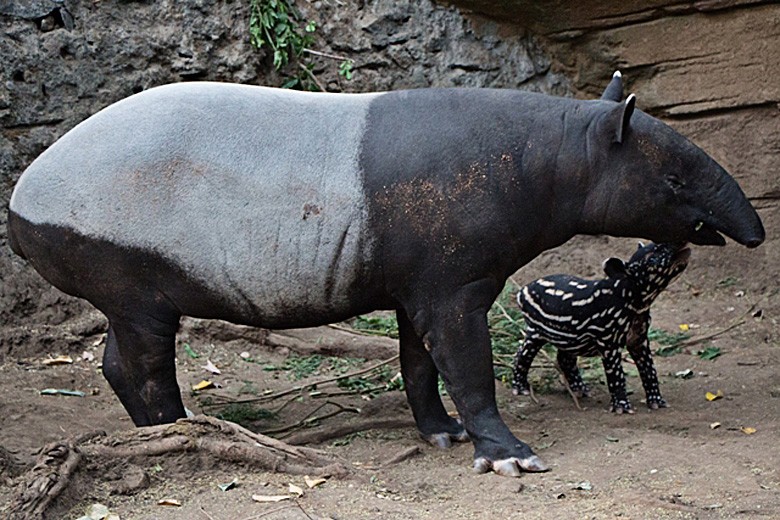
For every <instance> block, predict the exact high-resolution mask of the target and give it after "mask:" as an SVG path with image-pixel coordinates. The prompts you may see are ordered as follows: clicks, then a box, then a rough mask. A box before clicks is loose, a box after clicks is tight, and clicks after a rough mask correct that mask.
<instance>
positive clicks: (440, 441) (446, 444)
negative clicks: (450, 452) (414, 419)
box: [420, 429, 469, 449]
mask: <svg viewBox="0 0 780 520" xmlns="http://www.w3.org/2000/svg"><path fill="white" fill-rule="evenodd" d="M420 437H422V438H423V440H424V441H425V442H427V443H428V444H430V445H432V446H435V447H437V448H443V449H446V448H451V447H452V443H453V442H468V440H469V434H468V433H466V430H465V429H463V430H461V431H459V432H457V433H448V432H441V433H432V434H430V435H423V434H420Z"/></svg>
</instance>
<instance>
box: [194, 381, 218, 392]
mask: <svg viewBox="0 0 780 520" xmlns="http://www.w3.org/2000/svg"><path fill="white" fill-rule="evenodd" d="M213 387H214V383H212V382H211V381H206V380H205V379H204V380H203V381H201V382H200V383H198V384H197V385H192V389H193V390H204V389H206V388H213Z"/></svg>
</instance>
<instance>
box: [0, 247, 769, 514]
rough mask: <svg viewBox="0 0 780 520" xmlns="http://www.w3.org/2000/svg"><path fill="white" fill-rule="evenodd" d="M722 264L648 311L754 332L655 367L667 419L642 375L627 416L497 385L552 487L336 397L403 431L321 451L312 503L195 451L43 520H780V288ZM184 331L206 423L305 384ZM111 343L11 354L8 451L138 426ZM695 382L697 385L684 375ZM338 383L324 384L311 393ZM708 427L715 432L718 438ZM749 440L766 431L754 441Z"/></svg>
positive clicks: (709, 258) (201, 332)
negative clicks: (711, 396) (116, 373)
mask: <svg viewBox="0 0 780 520" xmlns="http://www.w3.org/2000/svg"><path fill="white" fill-rule="evenodd" d="M628 244H629V242H627V241H615V240H611V241H606V240H605V239H587V240H585V239H578V240H575V241H574V242H573V243H570V244H567V245H566V246H565V247H564V248H561V249H559V250H557V251H555V252H549V253H546V254H545V255H543V256H542V257H541V258H540V259H537V260H536V261H535V262H534V263H533V264H532V265H530V266H528V267H527V268H526V269H524V270H522V271H521V272H520V273H518V275H517V279H518V281H520V282H523V281H528V280H530V279H532V278H533V277H535V276H537V275H539V274H542V273H545V274H550V273H552V272H571V273H576V274H580V275H585V276H593V275H595V274H596V273H597V270H598V266H599V263H600V261H601V260H603V258H604V257H605V256H606V255H608V254H617V255H618V256H627V255H628V254H629V253H630V252H631V246H630V245H628ZM720 251H724V250H717V251H715V250H707V251H705V250H703V249H701V248H697V249H696V250H695V252H694V257H693V260H692V265H691V267H690V268H689V270H688V271H686V273H685V274H684V275H683V277H682V278H681V279H680V280H678V281H677V282H676V283H675V284H674V285H673V286H672V287H671V288H670V289H669V290H668V291H667V292H666V293H665V294H664V295H663V296H662V297H661V298H660V300H659V301H658V303H657V305H656V307H655V310H654V312H653V316H654V321H653V327H654V328H657V329H662V330H665V331H669V332H676V331H678V330H679V329H678V327H679V325H680V324H683V323H685V324H689V325H691V326H692V328H691V333H692V335H693V338H696V337H702V336H706V335H709V334H713V333H717V332H720V331H722V330H723V329H725V328H727V327H729V326H731V325H733V324H735V323H741V324H740V325H738V326H736V327H734V328H732V329H730V330H728V331H726V332H724V333H722V334H720V335H718V336H716V337H715V338H713V339H711V340H708V341H705V342H703V343H700V344H697V345H692V346H689V347H685V348H684V349H683V351H682V352H681V353H679V354H676V355H673V356H671V357H657V358H656V363H657V367H658V371H659V374H660V381H661V390H662V393H663V395H664V397H665V398H666V399H667V401H668V402H669V403H670V405H671V407H670V408H668V409H664V410H659V411H653V412H651V411H649V410H646V409H645V408H644V406H643V405H642V403H641V402H640V401H641V399H642V397H643V392H642V390H641V385H640V382H639V379H638V377H636V376H633V377H630V378H629V380H628V384H629V387H630V388H631V389H633V390H634V393H633V395H632V396H631V397H632V400H633V403H634V404H635V406H636V407H637V413H636V414H634V415H631V416H625V415H624V416H618V415H614V414H610V413H608V412H607V411H606V408H607V404H608V393H607V390H606V387H605V385H603V384H598V383H596V384H595V385H594V388H593V397H591V398H590V399H587V400H583V401H582V402H581V404H582V405H583V407H584V409H583V410H578V409H577V408H576V407H575V406H574V404H573V402H572V400H571V399H570V397H569V396H568V394H567V393H566V392H565V391H564V390H563V388H562V387H561V386H560V385H557V384H553V385H551V386H550V387H549V388H548V389H540V392H539V395H538V398H539V403H538V404H535V403H533V402H531V401H530V400H529V399H528V398H519V397H514V396H512V395H511V392H510V391H509V390H508V388H506V387H505V386H504V385H503V384H502V383H500V382H497V394H498V403H499V407H500V409H501V411H502V414H503V416H504V418H505V420H506V421H507V423H508V424H509V426H510V428H512V430H513V431H514V432H515V433H516V434H517V435H518V436H519V438H521V439H523V440H524V441H526V442H528V443H529V444H530V445H531V446H532V447H533V448H534V449H535V450H536V452H537V453H538V454H539V455H540V457H542V459H543V460H544V461H545V462H547V463H548V464H549V465H550V466H551V471H550V472H548V473H544V474H524V475H523V476H522V477H521V478H519V479H509V478H503V477H498V476H496V475H493V474H488V475H476V474H474V473H473V472H472V471H471V469H470V465H471V458H472V447H471V445H470V444H461V445H457V446H455V447H453V448H452V449H449V450H439V449H435V448H433V447H431V446H428V445H427V444H425V443H423V442H422V441H421V440H420V439H419V438H418V437H417V435H416V432H415V429H414V427H413V426H412V425H411V424H412V423H411V413H410V412H409V410H408V408H407V407H406V405H405V398H404V396H403V394H402V393H401V392H398V391H395V392H390V393H386V394H383V395H382V397H381V398H379V399H377V400H375V401H374V402H368V401H366V400H364V399H362V398H360V397H359V396H358V397H356V396H344V397H339V396H337V397H332V398H331V399H333V400H336V401H337V402H339V403H341V404H342V405H344V406H354V407H360V408H361V409H363V410H364V414H367V413H368V411H369V410H370V411H371V413H372V414H373V415H372V417H373V418H375V419H376V420H378V421H384V422H385V423H388V422H392V421H395V422H396V423H397V424H406V426H402V427H396V428H382V429H374V430H369V431H366V432H361V433H358V434H353V435H349V436H346V437H341V438H339V439H333V440H329V441H327V442H324V443H322V444H320V445H318V446H317V447H319V448H321V449H324V450H325V451H327V452H328V453H330V454H332V455H333V456H335V457H338V458H340V459H342V460H343V461H345V463H346V464H347V465H348V467H350V474H349V475H348V476H347V477H342V478H330V479H328V480H327V482H325V483H324V484H322V485H320V486H318V487H316V488H313V489H308V488H307V487H306V485H305V484H304V480H303V477H301V476H291V475H285V474H276V473H268V472H260V471H257V470H253V469H248V468H247V467H245V466H243V465H239V464H228V463H215V462H214V461H213V460H210V459H208V458H205V457H202V456H196V455H177V456H163V457H159V458H157V459H140V460H138V461H119V462H118V463H117V464H115V465H110V466H109V465H106V466H99V465H88V466H87V467H85V468H83V469H82V470H81V472H80V476H79V478H78V483H77V485H74V486H72V488H71V489H70V490H69V491H68V492H66V493H65V495H63V497H62V498H61V499H60V500H59V502H58V504H57V506H56V507H55V508H54V509H53V510H52V512H51V514H50V515H49V516H48V517H49V518H65V519H76V518H78V517H79V516H81V515H82V514H84V511H85V510H86V508H87V507H89V506H90V505H91V504H94V503H102V504H105V505H107V506H108V507H109V508H110V510H111V511H112V512H115V513H117V514H118V515H119V516H120V518H122V519H153V518H162V519H203V520H227V519H239V520H241V519H246V520H249V519H252V518H268V519H276V518H291V519H295V518H302V519H305V518H334V519H351V518H386V519H405V518H432V519H433V518H442V517H447V518H488V517H490V518H509V517H515V516H518V515H523V516H522V517H523V518H555V517H559V518H597V519H598V518H616V517H620V518H653V519H656V518H780V474H779V473H778V471H780V449H778V446H780V380H779V379H778V377H777V366H778V363H780V344H779V340H778V331H779V329H778V324H777V316H778V310H780V305H778V303H777V301H776V300H777V295H776V294H774V292H775V291H776V284H774V282H772V280H768V279H762V278H761V274H760V273H761V270H760V269H758V268H754V269H752V270H744V269H741V268H740V266H745V265H748V266H750V265H751V256H750V255H751V253H750V252H744V251H742V250H738V248H737V246H735V245H733V244H731V245H729V247H728V248H727V250H726V251H728V253H729V255H731V256H729V257H728V258H729V261H728V262H719V261H718V259H719V256H718V255H720V254H721V253H720ZM754 267H756V266H755V265H754ZM759 310H760V311H761V312H760V313H758V314H757V311H759ZM754 314H756V316H754ZM196 325H197V324H196ZM32 326H33V325H31V327H32ZM66 328H67V327H66V326H63V331H64V330H65V329H66ZM47 330H48V329H47ZM53 330H55V331H56V330H57V329H56V327H55V328H54V329H53ZM185 332H186V333H185V334H184V335H182V342H184V341H187V342H188V343H189V344H190V345H191V346H192V348H193V349H194V350H195V351H196V352H198V353H199V354H200V355H201V357H200V358H198V359H192V358H191V357H189V356H188V355H186V354H185V352H184V350H183V349H180V351H179V358H178V363H179V372H178V377H179V383H180V386H181V387H182V388H183V389H185V390H184V392H183V393H184V397H185V402H186V404H187V406H188V407H190V408H191V409H193V410H194V411H196V412H200V411H203V409H202V406H201V403H202V399H203V397H204V396H208V395H211V396H212V397H213V396H214V395H223V396H233V397H236V396H238V395H239V394H241V395H242V396H243V397H247V396H250V397H251V395H253V394H256V393H260V394H262V392H263V391H264V390H266V389H284V388H288V387H291V386H293V385H295V384H299V381H292V380H291V379H290V378H289V376H288V374H287V373H286V372H280V371H268V370H266V369H264V367H266V368H267V367H268V366H270V365H277V366H278V365H280V364H282V363H283V362H284V360H285V358H286V356H287V355H289V349H288V348H286V347H283V348H276V349H271V348H269V347H267V346H264V345H262V344H260V343H259V342H258V341H254V340H251V339H246V338H244V339H239V340H235V339H233V340H230V338H225V336H224V334H222V335H219V334H216V335H215V334H210V333H209V329H208V328H202V327H200V328H199V326H195V327H194V328H193V326H189V327H188V328H187V330H186V331H185ZM327 333H328V331H327V330H324V332H323V334H327ZM65 335H66V333H65V332H63V337H64V336H65ZM55 337H56V334H55ZM258 337H260V336H258ZM101 338H102V333H99V332H98V333H96V334H93V335H90V336H86V337H83V338H81V340H80V341H79V342H76V343H75V345H74V342H73V341H71V339H69V340H68V341H65V340H64V339H63V341H61V342H57V341H53V342H52V344H51V345H49V346H48V347H47V349H46V350H45V351H32V352H25V351H24V350H23V349H18V348H17V349H16V350H15V351H14V352H24V354H22V355H19V356H15V357H12V356H7V357H6V358H5V359H4V361H3V364H2V366H1V367H0V373H2V378H0V395H2V398H0V447H3V448H5V449H6V450H8V451H9V452H10V453H11V454H12V457H13V459H15V460H16V461H18V462H21V463H24V464H30V463H32V461H33V460H34V454H35V452H36V450H37V449H39V448H40V447H41V446H42V445H44V444H45V443H47V442H51V441H55V440H58V439H63V438H67V437H71V436H76V435H79V434H83V433H85V432H88V431H92V430H96V429H102V430H106V431H108V432H112V431H118V430H128V429H131V428H132V424H131V422H130V420H129V418H128V417H127V416H126V414H125V412H124V410H123V409H122V408H121V406H120V404H119V402H118V400H117V399H116V398H115V396H114V395H113V393H112V392H111V390H110V388H109V387H108V384H107V383H106V382H105V380H104V379H103V377H102V375H101V374H100V372H99V368H98V364H99V360H100V354H101V351H102V348H103V347H102V344H99V341H100V340H101ZM220 338H222V339H220ZM226 339H227V340H230V341H227V340H226ZM313 343H317V342H316V341H315V342H313ZM315 346H316V345H315ZM654 346H655V347H657V345H654ZM707 346H714V347H718V348H719V349H720V350H721V355H720V356H719V357H717V358H715V359H714V360H705V359H701V358H700V357H699V356H698V355H697V352H698V351H699V350H700V349H703V348H705V347H707ZM85 351H86V352H89V353H92V354H94V356H95V357H94V359H92V360H86V359H82V353H83V352H85ZM244 351H247V352H249V353H250V355H251V357H252V358H253V359H255V360H258V361H259V362H257V363H252V362H247V361H246V360H244V359H243V358H242V357H241V356H240V354H241V353H242V352H244ZM387 352H388V354H389V355H392V354H393V352H392V351H391V350H388V351H387ZM58 354H69V355H71V356H72V357H73V358H75V359H76V361H75V362H74V363H73V364H70V365H60V366H46V365H44V364H43V363H42V359H43V358H45V357H47V356H49V355H58ZM388 357H389V356H388ZM206 358H208V359H210V360H211V361H212V362H213V363H215V364H216V365H217V366H218V367H219V368H220V369H221V370H222V374H220V375H219V376H212V378H213V380H215V381H218V382H219V383H220V384H221V385H223V388H221V389H218V390H205V391H202V392H199V393H198V394H197V395H194V394H193V393H192V392H190V391H189V390H187V389H188V388H189V387H190V386H191V385H192V384H195V383H197V382H198V381H200V380H201V379H204V378H207V377H209V374H208V373H206V372H205V371H204V370H203V369H202V368H201V366H202V365H203V364H204V363H205V359H206ZM374 362H376V361H375V360H373V361H368V362H366V364H365V365H364V366H367V365H369V364H371V363H374ZM395 366H397V365H395ZM358 368H359V366H354V367H351V368H350V369H358ZM686 369H690V370H691V371H692V372H693V374H694V376H693V377H691V378H689V379H683V378H680V377H676V376H675V373H677V372H679V371H682V370H686ZM545 371H551V369H543V368H537V369H534V370H533V371H532V376H533V375H535V376H536V377H541V376H544V375H545V374H544V372H545ZM326 375H328V374H327V373H322V374H315V375H313V376H310V378H309V379H307V380H315V379H318V378H322V377H324V376H326ZM307 380H304V381H307ZM44 388H67V389H77V390H81V391H84V392H85V393H86V396H85V397H64V396H43V395H40V390H41V389H44ZM719 390H720V391H721V392H722V393H723V395H724V397H723V398H721V399H718V400H715V401H708V400H707V399H706V398H705V394H706V393H707V392H713V393H716V392H717V391H719ZM242 392H243V393H242ZM321 402H322V401H321V400H319V401H317V400H315V399H311V398H306V399H304V400H303V401H302V402H291V403H290V405H288V406H286V407H285V408H284V409H283V410H282V411H281V412H280V413H279V415H278V417H277V418H276V419H275V420H266V421H256V422H255V423H253V426H254V427H256V428H257V429H258V430H265V429H271V428H277V427H279V426H281V425H286V424H292V423H295V422H296V421H298V420H300V419H301V418H302V417H303V416H304V415H305V414H306V413H309V412H311V411H312V410H313V409H314V408H315V407H317V406H318V405H319V404H320V403H321ZM277 404H281V401H280V402H279V403H277ZM450 408H451V409H452V406H451V404H450ZM350 420H353V418H352V417H351V416H349V414H342V415H339V416H336V417H333V418H330V419H327V420H325V421H322V422H321V423H320V424H319V425H317V426H315V427H313V428H310V429H309V431H317V429H323V430H324V429H326V428H329V427H332V426H333V425H337V424H340V423H348V422H349V421H350ZM713 423H719V424H720V425H719V427H717V428H713ZM751 429H754V430H755V432H754V433H746V432H751V431H752V430H751ZM414 447H418V448H419V453H417V454H416V455H413V456H412V457H410V458H408V459H407V460H404V461H402V462H399V463H395V464H389V465H386V464H384V463H385V462H386V461H388V460H390V459H392V458H393V457H394V456H395V455H397V454H399V453H402V452H404V451H405V450H408V449H409V448H414ZM0 462H2V460H0ZM137 468H140V469H141V470H143V471H144V472H146V474H147V475H148V477H149V485H148V486H147V487H145V488H142V489H139V490H137V491H136V492H135V493H134V494H131V495H117V494H112V488H113V487H114V484H115V483H116V481H118V480H119V479H121V478H122V477H123V476H124V475H123V473H124V472H129V471H136V470H137ZM16 473H18V471H16V470H15V469H14V468H11V467H5V468H4V467H3V466H2V464H0V482H3V483H4V484H5V485H3V486H2V487H1V488H0V516H2V507H3V506H2V504H7V503H8V502H9V500H11V498H12V496H13V493H14V491H15V488H14V485H15V484H16V483H17V482H18V479H15V477H14V475H15V474H16ZM233 479H237V481H238V486H237V487H235V488H234V489H231V490H229V491H221V490H220V489H219V487H218V485H219V484H224V483H226V482H230V481H231V480H233ZM290 483H293V484H295V485H298V486H301V487H302V488H304V490H305V492H304V495H303V496H302V497H300V498H298V499H296V500H289V501H286V502H280V503H275V504H261V503H257V502H254V501H253V500H252V495H258V494H260V495H277V494H287V491H288V486H289V484H290ZM162 498H174V499H176V500H178V501H179V502H180V503H181V506H178V507H176V506H161V505H158V502H159V500H160V499H162Z"/></svg>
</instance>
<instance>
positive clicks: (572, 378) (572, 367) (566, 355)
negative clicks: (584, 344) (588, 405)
mask: <svg viewBox="0 0 780 520" xmlns="http://www.w3.org/2000/svg"><path fill="white" fill-rule="evenodd" d="M557 360H558V366H559V367H560V368H561V372H563V376H564V377H565V378H566V382H567V383H568V385H569V389H570V390H571V391H572V392H574V395H576V396H577V397H590V388H588V385H587V384H585V381H583V380H582V375H581V374H580V369H579V368H578V367H577V355H576V354H572V353H570V352H566V351H564V350H562V349H560V348H558V355H557Z"/></svg>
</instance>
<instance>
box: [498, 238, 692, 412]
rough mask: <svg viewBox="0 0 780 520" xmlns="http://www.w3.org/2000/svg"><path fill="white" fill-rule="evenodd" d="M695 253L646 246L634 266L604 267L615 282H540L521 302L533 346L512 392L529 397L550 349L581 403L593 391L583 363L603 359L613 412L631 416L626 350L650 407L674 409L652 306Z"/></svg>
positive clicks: (522, 352)
mask: <svg viewBox="0 0 780 520" xmlns="http://www.w3.org/2000/svg"><path fill="white" fill-rule="evenodd" d="M689 257H690V250H689V249H687V248H686V247H684V246H681V245H679V244H677V245H673V244H649V245H647V246H643V245H641V244H640V245H639V249H638V250H637V251H636V253H634V255H633V256H632V257H631V259H630V260H629V261H628V263H627V264H624V263H623V261H622V260H620V259H618V258H610V259H608V260H607V261H606V262H604V272H605V273H606V274H607V278H605V279H603V280H595V281H592V280H583V279H581V278H576V277H574V276H568V275H554V276H548V277H545V278H541V279H539V280H536V281H535V282H532V283H530V284H528V285H526V286H525V287H523V289H522V290H521V291H520V293H519V294H518V295H517V301H518V303H519V304H520V307H521V308H522V311H523V315H524V317H525V323H526V338H525V342H524V343H523V345H522V346H521V347H520V349H519V350H518V352H517V356H516V357H515V366H514V369H515V374H514V379H513V381H512V387H513V390H514V392H515V394H520V393H522V394H528V393H529V392H530V389H529V385H528V369H529V368H530V366H531V362H532V361H533V359H534V357H535V356H536V354H537V352H539V349H540V348H541V347H542V346H543V345H544V344H545V343H551V344H553V345H555V346H556V347H557V348H558V355H557V359H558V364H559V365H560V367H561V370H562V371H563V373H564V376H565V377H566V380H567V382H568V384H569V387H570V388H571V389H572V391H573V392H575V393H578V394H579V395H581V396H587V395H588V391H589V390H588V387H587V385H586V384H585V382H584V381H583V380H582V377H581V376H580V373H579V370H578V369H577V356H597V355H599V356H601V358H602V361H603V362H604V372H605V373H606V377H607V386H608V387H609V393H610V394H611V396H612V399H611V407H610V408H611V410H612V411H613V412H618V413H623V412H628V413H631V412H632V411H633V410H632V409H631V404H630V403H629V401H628V397H627V396H626V381H625V376H624V374H623V367H622V365H621V362H620V360H621V356H620V351H621V348H622V346H623V345H626V346H627V349H628V352H629V354H630V355H631V357H632V358H633V359H634V361H635V362H636V366H637V369H638V370H639V376H640V377H641V379H642V385H643V386H644V388H645V393H646V395H647V406H648V407H649V408H652V409H656V408H662V407H666V401H664V399H663V398H662V397H661V393H660V391H659V389H658V378H657V376H656V371H655V367H654V366H653V360H652V356H651V354H650V344H649V341H648V338H647V331H648V328H649V326H650V306H651V305H652V303H653V301H654V300H655V299H656V297H658V295H659V294H660V293H661V291H663V290H664V289H665V288H666V286H667V285H669V283H671V282H672V280H674V279H675V278H676V277H677V276H679V275H680V273H682V271H683V270H684V269H685V267H686V266H687V265H688V258H689Z"/></svg>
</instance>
